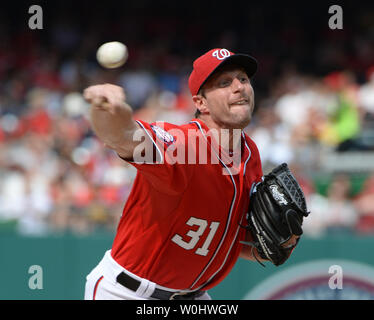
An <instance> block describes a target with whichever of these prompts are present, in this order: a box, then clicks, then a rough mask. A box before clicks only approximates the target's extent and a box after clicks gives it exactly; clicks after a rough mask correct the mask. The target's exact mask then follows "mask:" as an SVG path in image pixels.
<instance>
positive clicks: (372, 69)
mask: <svg viewBox="0 0 374 320" xmlns="http://www.w3.org/2000/svg"><path fill="white" fill-rule="evenodd" d="M256 12H257V13H258V9H257V11H256V10H254V12H252V13H251V14H250V17H251V18H252V20H253V21H256V22H258V23H259V21H258V19H259V18H258V17H257V15H256ZM242 14H243V13H242ZM360 14H361V15H362V17H366V12H365V11H363V12H361V13H360ZM66 17H67V16H64V18H61V17H60V18H59V19H57V20H56V22H55V23H54V24H53V27H51V28H50V29H49V31H48V33H47V34H44V33H42V34H41V35H40V34H38V33H35V32H34V33H33V32H30V30H27V29H26V30H25V29H16V31H14V30H10V28H7V25H6V22H4V20H2V23H3V28H0V228H2V229H0V232H1V230H4V228H5V227H4V226H10V227H11V228H15V229H16V230H17V232H19V233H21V234H28V235H44V234H56V233H65V232H73V233H76V234H90V233H92V232H96V231H98V230H104V231H113V230H115V228H116V225H117V223H118V220H119V218H120V215H121V213H122V209H123V205H124V203H125V201H126V199H127V197H128V195H129V193H130V191H131V186H132V183H133V180H134V177H135V175H136V170H135V169H134V168H133V167H132V166H131V165H129V164H127V163H126V162H124V161H123V160H121V159H120V158H119V157H118V156H117V155H116V154H115V153H114V152H113V151H111V150H109V149H107V148H105V147H104V146H103V144H102V143H101V142H100V141H99V140H98V139H97V138H96V137H95V135H94V134H93V132H92V130H91V128H90V123H89V118H88V110H89V106H88V105H87V103H86V102H85V101H84V99H83V96H82V91H83V90H84V88H86V87H87V86H89V85H91V84H97V83H105V82H110V83H115V84H117V85H120V86H122V87H123V88H124V89H125V92H126V95H127V101H128V103H129V104H130V105H131V106H132V107H133V109H134V117H135V118H138V119H142V120H144V121H148V122H153V121H158V120H161V121H166V122H172V123H176V124H182V123H185V122H187V121H189V120H190V119H191V118H193V115H194V112H195V109H194V106H193V104H192V100H191V97H190V93H189V90H188V86H187V78H188V75H189V72H190V71H191V64H192V61H193V60H194V59H195V58H196V57H197V56H199V55H200V54H201V53H203V52H205V51H206V50H207V49H210V48H213V47H227V48H228V49H231V50H236V49H238V50H239V49H241V50H240V51H245V50H247V51H248V50H251V48H248V47H247V46H246V45H245V44H243V45H242V46H240V41H239V38H240V36H241V34H240V33H235V30H229V31H227V30H225V31H224V32H220V33H219V36H217V37H211V33H210V32H209V30H208V31H207V32H206V33H205V34H203V33H201V32H199V31H198V29H199V28H200V27H203V26H201V25H199V24H192V25H190V26H189V27H187V28H185V29H183V30H184V33H179V34H178V36H176V35H175V34H171V33H168V32H167V31H168V29H169V28H170V27H172V29H173V30H179V31H180V29H181V26H180V25H179V24H178V23H177V21H176V20H175V19H172V18H169V19H166V18H165V19H160V18H159V19H156V18H154V17H153V18H152V19H151V18H150V17H151V16H147V17H146V18H147V19H145V20H146V21H147V23H145V22H144V23H143V24H141V25H143V26H144V27H143V29H140V30H138V34H137V35H134V34H132V33H131V32H130V31H132V30H129V29H127V30H128V31H127V32H122V31H123V30H122V29H121V27H120V26H119V25H120V23H118V24H115V23H113V24H112V25H110V27H111V30H114V31H115V32H114V33H113V34H121V35H122V38H120V37H119V38H118V40H122V41H123V42H125V43H126V44H127V45H128V47H129V54H130V57H129V61H128V63H127V64H126V65H125V66H124V67H122V68H119V69H114V70H105V69H103V68H102V67H100V66H99V65H98V64H97V62H96V60H95V51H96V48H97V47H98V44H100V43H102V42H104V39H105V41H108V40H111V39H107V38H105V33H104V34H103V32H102V29H100V27H101V26H102V25H101V24H100V23H101V22H100V21H98V24H97V25H96V26H95V25H92V24H91V25H90V28H91V29H89V30H88V31H84V32H85V33H84V34H83V31H82V30H80V29H79V28H78V27H77V26H76V24H74V21H70V20H69V19H67V18H66ZM362 17H361V16H360V19H361V20H360V21H365V20H364V19H363V18H362ZM82 19H83V20H84V17H82ZM134 19H135V18H134V17H133V18H132V19H130V21H129V20H126V21H125V20H123V24H121V25H123V28H127V27H129V26H131V22H133V23H135V21H134ZM92 20H94V21H97V20H95V19H92ZM291 20H292V19H291ZM5 21H6V20H5ZM368 21H369V20H368ZM370 21H373V20H370ZM281 22H282V23H284V26H285V27H284V28H283V29H279V30H270V31H269V30H267V32H268V33H272V34H273V33H274V35H273V38H274V39H281V40H282V41H285V42H286V43H287V44H288V45H291V46H292V45H295V44H297V45H298V46H299V47H300V49H298V51H296V52H292V53H290V54H289V57H288V59H285V60H282V53H278V55H277V54H275V53H274V57H272V56H271V55H272V53H273V52H272V51H269V48H270V43H267V44H264V45H263V46H261V45H260V44H258V41H257V40H256V39H257V38H256V37H254V38H253V39H252V41H253V43H255V44H256V43H257V44H256V45H254V47H253V51H254V52H250V53H251V54H253V55H254V56H256V58H257V59H258V60H259V71H258V75H256V76H255V78H254V79H253V86H254V90H255V95H256V109H255V114H254V117H253V121H252V123H251V124H250V125H249V126H248V127H247V128H246V129H245V130H246V132H247V133H248V134H249V135H250V136H251V137H252V139H253V140H254V141H255V142H256V143H257V145H258V147H259V150H260V154H261V157H262V161H263V167H264V172H265V173H266V172H267V171H268V170H270V168H272V167H274V166H275V165H277V164H280V163H282V162H287V163H289V164H290V166H291V168H292V170H293V172H294V173H295V175H296V176H297V178H298V179H299V180H300V181H301V184H302V187H303V189H304V191H305V193H306V196H307V201H308V205H309V210H310V211H312V213H313V214H312V215H311V216H310V218H308V219H306V222H305V230H306V234H308V235H310V236H321V235H324V234H327V233H330V232H332V231H335V230H337V231H339V232H341V231H348V232H358V233H374V200H373V199H374V171H373V172H367V173H366V174H367V175H366V177H365V179H364V181H363V183H362V186H361V187H360V188H359V190H353V187H352V175H351V173H350V172H339V173H334V174H333V175H332V176H331V181H330V182H329V184H328V188H326V190H325V192H321V191H320V190H319V189H318V186H317V184H316V181H315V178H316V173H318V171H319V169H320V155H321V153H323V152H326V151H327V152H339V153H342V152H349V151H359V152H370V151H374V60H373V57H374V29H373V27H371V29H370V30H371V33H368V34H362V33H357V34H350V33H349V32H348V34H347V33H344V34H343V33H341V36H340V37H338V38H339V40H338V41H337V42H336V41H335V42H334V41H332V40H331V39H332V36H331V34H330V33H328V32H327V35H324V31H320V33H319V35H320V36H321V38H318V37H317V38H318V39H319V41H320V42H319V44H320V45H319V47H318V48H317V49H316V50H317V53H315V56H318V55H320V56H321V59H320V60H318V61H320V62H319V65H318V66H316V69H318V72H313V66H310V65H308V67H307V68H305V67H303V66H305V64H308V63H309V62H310V61H309V60H307V61H305V59H300V58H299V60H298V61H297V59H296V58H295V61H296V62H294V63H291V62H290V61H293V60H292V59H293V57H300V54H301V55H302V52H300V50H302V49H301V48H307V45H308V40H310V39H309V38H308V37H305V38H304V37H303V36H302V35H301V33H300V32H301V31H300V29H298V28H295V27H294V28H291V26H292V25H290V24H287V23H286V21H283V20H282V21H281ZM291 22H292V23H299V24H300V23H301V22H302V21H301V22H300V21H299V20H298V21H291ZM291 22H289V23H291ZM296 25H297V24H296ZM107 28H108V27H106V28H104V29H105V30H107ZM325 28H327V27H325ZM99 30H100V31H101V32H99ZM116 32H117V33H116ZM259 32H260V31H259ZM249 35H253V34H252V33H250V32H249ZM147 36H148V37H147ZM323 36H325V37H323ZM152 37H155V38H156V39H157V41H156V40H154V41H151V40H150V42H147V41H146V40H147V39H148V38H152ZM45 38H47V40H45ZM139 39H143V40H144V42H142V43H141V42H140V41H139ZM348 40H349V41H352V43H353V47H352V48H349V50H348V49H347V50H342V49H345V47H344V44H345V43H346V41H348ZM204 41H205V46H206V47H204V46H201V43H202V42H204ZM263 41H265V40H263ZM269 41H270V40H269ZM278 41H280V40H278ZM245 43H246V42H245ZM183 48H190V49H186V50H183ZM192 48H194V50H192ZM256 53H258V54H256ZM283 54H284V53H283ZM283 58H284V56H283ZM280 62H281V63H280ZM358 165H359V164H358Z"/></svg>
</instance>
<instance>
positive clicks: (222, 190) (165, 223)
mask: <svg viewBox="0 0 374 320" xmlns="http://www.w3.org/2000/svg"><path fill="white" fill-rule="evenodd" d="M137 123H138V124H139V126H141V127H142V128H143V129H144V132H146V134H147V135H148V136H149V137H150V138H151V139H152V140H153V143H154V150H155V152H156V155H155V157H154V158H155V160H156V161H155V162H148V163H137V162H136V161H134V162H130V163H131V164H132V165H134V166H135V167H136V168H137V169H138V172H137V176H136V178H135V181H134V184H133V188H132V191H131V194H130V196H129V198H128V200H127V202H126V204H125V207H124V209H123V213H122V216H121V219H120V222H119V225H118V228H117V233H116V236H115V239H114V242H113V246H112V251H111V254H112V257H113V258H114V259H115V260H116V261H117V262H118V263H119V264H120V265H121V266H123V267H124V268H125V269H127V270H128V271H130V272H132V273H134V274H136V275H138V276H139V277H142V278H145V279H148V280H150V281H153V282H155V283H157V284H158V285H161V286H163V287H167V288H171V289H177V290H197V289H204V290H206V289H209V288H212V287H214V286H215V285H217V284H218V283H219V282H221V281H222V280H223V279H224V278H225V277H226V275H227V274H228V273H229V272H230V270H231V269H232V267H233V266H234V264H235V262H236V261H237V259H238V256H239V253H240V250H241V247H242V244H241V243H240V241H241V240H244V237H245V229H244V228H243V227H241V226H240V225H245V224H246V220H245V215H246V213H247V212H248V205H249V198H250V192H251V188H252V187H253V186H254V185H255V183H257V182H259V181H261V178H262V167H261V161H260V155H259V152H258V149H257V147H256V145H255V143H254V142H253V141H252V140H251V139H250V138H249V137H248V136H247V135H246V134H245V133H244V132H241V133H240V134H241V140H242V143H241V157H240V158H239V163H238V166H237V168H236V169H238V170H234V169H235V168H234V166H232V167H230V166H229V165H228V162H227V161H224V158H225V157H226V159H227V158H228V157H230V155H228V154H225V152H224V151H223V150H222V149H220V148H219V147H218V146H217V145H215V144H214V142H213V141H212V140H214V139H209V136H208V134H207V132H208V131H209V129H208V127H207V126H206V125H205V124H204V122H203V121H201V120H199V119H193V120H192V121H191V122H189V123H188V124H185V125H182V126H176V125H173V124H170V123H164V122H163V123H162V125H160V124H159V123H152V124H148V123H146V122H143V121H137ZM191 141H192V142H191ZM194 141H197V143H193V142H194ZM203 142H208V143H207V144H204V143H203ZM170 146H171V147H170ZM201 146H207V148H206V149H207V150H206V155H204V157H205V156H206V158H207V159H208V161H207V162H208V163H201V162H202V161H201V159H199V156H201V153H202V152H203V151H204V150H203V148H201ZM178 152H179V153H180V154H182V158H183V157H184V159H186V161H185V163H183V161H175V159H176V156H175V155H176V153H178ZM183 152H184V153H183ZM194 158H195V159H197V161H195V162H196V163H194V160H193V159H194ZM178 159H179V160H180V159H181V157H179V158H178ZM213 159H215V160H216V161H213ZM203 160H204V159H203Z"/></svg>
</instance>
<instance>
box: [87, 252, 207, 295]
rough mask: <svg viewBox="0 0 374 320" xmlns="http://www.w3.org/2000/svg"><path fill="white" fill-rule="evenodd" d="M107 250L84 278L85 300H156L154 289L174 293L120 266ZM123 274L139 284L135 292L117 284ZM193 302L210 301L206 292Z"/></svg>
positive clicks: (172, 290)
mask: <svg viewBox="0 0 374 320" xmlns="http://www.w3.org/2000/svg"><path fill="white" fill-rule="evenodd" d="M110 251H111V250H108V251H107V252H106V253H105V255H104V257H103V259H102V260H101V261H100V263H99V264H98V265H97V266H96V267H95V268H94V269H93V270H92V271H91V272H90V273H89V275H88V276H87V277H86V287H85V293H84V299H85V300H157V299H155V298H152V297H151V295H152V293H153V291H154V290H155V288H158V289H162V290H168V291H171V292H175V291H176V290H174V289H170V288H165V287H162V286H159V285H157V284H156V283H154V282H152V281H149V280H147V279H143V278H140V277H138V276H136V275H135V274H133V273H131V272H129V271H127V270H126V269H124V268H123V267H122V266H120V265H119V264H118V263H117V262H116V261H115V260H114V259H113V258H112V256H111V254H110ZM121 272H125V273H127V274H128V275H130V276H131V277H132V278H134V279H136V280H138V281H139V282H140V283H141V284H140V286H139V288H138V289H137V290H136V291H132V290H130V289H128V288H126V287H124V286H123V285H122V284H120V283H118V282H117V276H118V275H119V274H120V273H121ZM195 300H211V297H210V296H209V294H208V293H207V292H205V293H204V294H203V295H202V296H200V297H196V298H195Z"/></svg>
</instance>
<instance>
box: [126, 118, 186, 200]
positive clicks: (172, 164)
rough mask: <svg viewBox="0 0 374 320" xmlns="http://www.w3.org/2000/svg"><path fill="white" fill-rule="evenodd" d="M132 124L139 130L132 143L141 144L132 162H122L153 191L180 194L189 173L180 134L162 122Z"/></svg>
mask: <svg viewBox="0 0 374 320" xmlns="http://www.w3.org/2000/svg"><path fill="white" fill-rule="evenodd" d="M136 122H137V124H138V125H139V129H140V130H137V132H136V134H135V136H134V139H137V140H139V141H141V143H140V144H139V145H138V147H136V148H135V150H134V153H133V158H132V159H124V160H125V161H127V162H128V163H130V164H131V165H133V166H134V167H135V168H136V169H137V170H138V172H139V173H140V174H142V175H143V176H144V177H145V178H146V179H147V181H148V182H149V183H150V184H151V185H152V187H154V188H157V190H159V191H161V192H164V193H168V194H171V195H173V194H178V193H181V192H183V191H184V190H185V189H186V187H187V185H188V181H189V176H190V175H191V174H192V172H191V171H192V170H193V166H188V165H186V164H185V161H184V159H185V154H186V150H187V147H186V145H187V143H186V141H187V140H186V137H185V133H184V131H183V130H182V129H181V128H180V127H178V126H174V125H171V124H168V123H164V122H160V123H152V124H150V123H147V122H144V121H141V120H136Z"/></svg>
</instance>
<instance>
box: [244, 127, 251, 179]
mask: <svg viewBox="0 0 374 320" xmlns="http://www.w3.org/2000/svg"><path fill="white" fill-rule="evenodd" d="M242 136H243V139H244V143H245V146H246V148H247V149H248V152H249V155H248V158H247V160H245V162H244V170H243V176H245V170H246V169H247V162H248V161H249V159H250V158H251V155H252V152H251V149H249V147H248V145H247V139H246V138H245V134H244V132H243V131H242Z"/></svg>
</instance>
